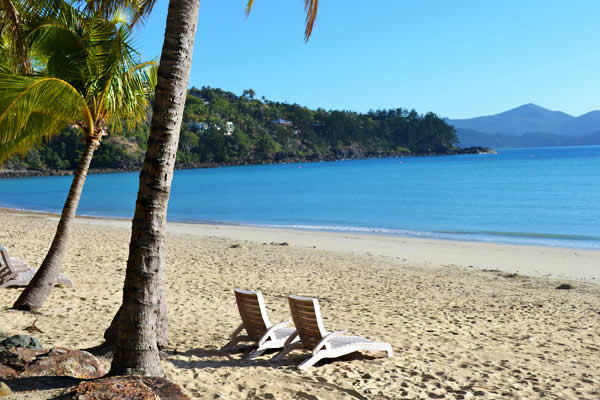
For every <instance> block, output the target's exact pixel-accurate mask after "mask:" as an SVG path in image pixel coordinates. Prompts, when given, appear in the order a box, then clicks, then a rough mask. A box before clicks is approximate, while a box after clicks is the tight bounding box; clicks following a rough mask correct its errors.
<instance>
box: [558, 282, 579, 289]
mask: <svg viewBox="0 0 600 400" xmlns="http://www.w3.org/2000/svg"><path fill="white" fill-rule="evenodd" d="M556 289H560V290H570V289H575V286H573V285H570V284H568V283H563V284H561V285H559V286H557V287H556Z"/></svg>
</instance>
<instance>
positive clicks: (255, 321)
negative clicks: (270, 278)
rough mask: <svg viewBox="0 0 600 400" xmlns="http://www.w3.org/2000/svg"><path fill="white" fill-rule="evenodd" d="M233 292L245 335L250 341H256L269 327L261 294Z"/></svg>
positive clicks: (239, 290) (246, 291) (238, 290)
mask: <svg viewBox="0 0 600 400" xmlns="http://www.w3.org/2000/svg"><path fill="white" fill-rule="evenodd" d="M234 292H235V300H236V302H237V306H238V310H239V312H240V317H242V321H243V322H244V328H245V329H246V333H247V334H248V336H249V337H250V339H252V340H256V341H258V340H259V339H260V338H261V337H262V335H264V333H265V332H266V331H267V329H269V328H270V327H271V321H269V316H268V315H267V309H266V308H265V302H264V299H263V296H262V293H260V292H251V291H249V290H243V289H235V290H234Z"/></svg>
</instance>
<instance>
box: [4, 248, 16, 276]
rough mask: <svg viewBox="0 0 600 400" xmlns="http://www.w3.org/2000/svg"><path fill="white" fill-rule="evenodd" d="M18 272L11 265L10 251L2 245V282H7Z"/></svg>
mask: <svg viewBox="0 0 600 400" xmlns="http://www.w3.org/2000/svg"><path fill="white" fill-rule="evenodd" d="M15 275H16V273H15V271H14V270H13V269H12V267H11V265H10V258H9V257H8V252H7V251H6V249H5V248H4V247H0V282H6V281H9V280H11V279H13V278H14V277H15Z"/></svg>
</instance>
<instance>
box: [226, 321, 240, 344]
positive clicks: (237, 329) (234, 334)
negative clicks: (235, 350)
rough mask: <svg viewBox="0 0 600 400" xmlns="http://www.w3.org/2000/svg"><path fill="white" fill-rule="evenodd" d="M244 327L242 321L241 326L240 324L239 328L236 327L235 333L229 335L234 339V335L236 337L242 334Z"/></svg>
mask: <svg viewBox="0 0 600 400" xmlns="http://www.w3.org/2000/svg"><path fill="white" fill-rule="evenodd" d="M242 329H244V323H243V322H242V323H241V324H240V326H238V327H237V328H235V331H233V333H232V334H231V336H230V337H229V339H230V340H231V339H233V338H234V337H236V336H237V335H239V334H240V332H241V331H242Z"/></svg>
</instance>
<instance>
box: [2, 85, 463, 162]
mask: <svg viewBox="0 0 600 400" xmlns="http://www.w3.org/2000/svg"><path fill="white" fill-rule="evenodd" d="M250 90H251V89H248V90H245V91H244V92H243V93H242V95H241V96H237V95H235V94H234V93H231V92H227V91H224V90H221V89H217V88H210V87H202V88H191V89H190V90H188V93H187V98H186V102H185V108H184V112H183V122H182V124H181V128H180V141H179V148H178V151H177V159H176V164H175V167H176V168H193V167H205V166H219V165H244V164H264V163H274V162H298V161H322V160H338V159H344V158H370V157H391V156H406V155H412V154H419V155H428V154H453V153H455V152H456V151H458V148H457V137H456V131H455V130H454V128H453V127H452V126H450V125H448V124H446V123H445V122H444V120H443V119H441V118H439V117H438V116H437V115H435V114H434V113H427V114H419V113H417V112H416V111H413V110H409V109H405V108H398V109H393V110H375V111H369V112H367V113H357V112H352V111H339V110H330V111H326V110H324V109H317V110H313V109H310V108H308V107H303V106H300V105H298V104H289V103H285V102H275V101H270V100H267V99H263V100H258V99H254V98H252V97H250V95H249V94H248V93H249V91H250ZM149 114H150V113H149ZM278 120H283V121H288V122H289V124H288V123H287V122H286V123H278ZM274 121H275V122H274ZM227 122H231V123H233V125H234V127H235V129H234V132H233V134H232V135H224V133H223V132H224V129H225V126H226V123H227ZM149 130H150V121H149V118H148V119H147V120H145V121H143V122H142V123H141V124H138V125H137V126H136V127H135V128H133V129H127V128H126V127H124V129H122V130H121V131H116V130H110V129H109V130H108V132H107V137H106V138H105V140H104V141H103V143H104V145H103V146H102V148H101V149H100V150H99V152H100V151H102V157H99V154H97V155H96V156H95V157H94V159H93V160H92V164H91V166H90V168H91V169H100V170H102V169H114V170H128V169H139V168H140V167H141V164H142V159H143V151H144V150H145V143H146V141H147V138H148V132H149ZM72 135H73V133H72V132H71V131H70V130H69V129H66V130H65V131H64V132H63V133H62V134H60V135H58V136H56V137H55V138H53V139H52V141H50V142H48V143H44V144H43V145H42V146H39V147H37V148H34V149H31V150H30V152H29V153H28V154H27V156H26V157H16V156H15V157H12V158H10V159H8V160H7V162H6V163H5V164H4V167H5V168H8V169H37V170H41V171H48V170H56V169H58V170H61V169H64V170H73V169H75V166H76V162H77V159H78V157H77V154H78V152H81V149H82V148H83V144H82V143H80V142H78V141H71V140H70V139H69V138H70V137H71V136H72ZM65 143H68V145H67V150H68V151H65V148H64V146H65ZM34 153H39V154H37V155H36V157H33V158H32V157H31V155H32V154H33V155H35V154H34ZM31 159H33V160H35V161H36V163H31ZM58 159H60V160H61V162H60V163H59V162H57V161H58ZM61 166H62V167H61Z"/></svg>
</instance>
